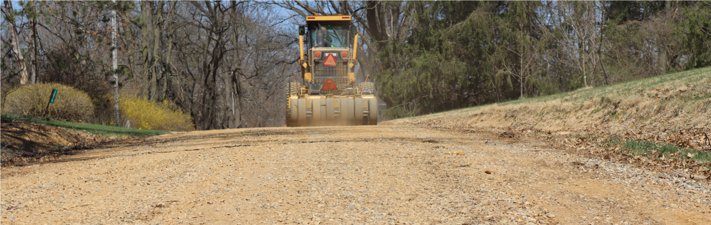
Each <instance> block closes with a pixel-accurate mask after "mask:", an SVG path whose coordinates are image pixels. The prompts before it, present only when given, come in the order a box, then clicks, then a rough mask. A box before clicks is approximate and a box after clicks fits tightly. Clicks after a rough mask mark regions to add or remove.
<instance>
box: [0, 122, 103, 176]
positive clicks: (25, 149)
mask: <svg viewBox="0 0 711 225" xmlns="http://www.w3.org/2000/svg"><path fill="white" fill-rule="evenodd" d="M0 127H1V130H2V142H1V143H2V151H0V159H1V164H2V165H3V166H7V165H24V164H27V163H31V162H41V161H45V160H49V159H53V158H56V157H57V156H61V155H66V154H73V153H75V152H76V151H77V150H80V149H86V148H90V147H93V146H96V145H97V144H99V143H104V142H107V141H110V140H114V139H115V138H111V137H106V136H101V135H94V134H90V133H86V132H82V131H77V130H72V129H67V128H61V127H54V126H48V125H39V124H32V123H26V122H4V123H2V124H1V125H0Z"/></svg>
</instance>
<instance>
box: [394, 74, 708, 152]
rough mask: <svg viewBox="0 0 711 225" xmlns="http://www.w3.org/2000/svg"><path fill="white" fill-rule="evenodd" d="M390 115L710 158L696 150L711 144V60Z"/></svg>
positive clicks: (411, 121) (456, 126) (411, 120)
mask: <svg viewBox="0 0 711 225" xmlns="http://www.w3.org/2000/svg"><path fill="white" fill-rule="evenodd" d="M387 123H392V124H410V125H420V126H422V125H424V126H430V127H439V128H454V129H493V130H514V131H536V132H545V133H552V134H554V135H555V134H574V135H577V136H579V137H584V136H587V135H596V136H598V137H605V139H606V140H607V141H606V142H607V143H608V144H609V143H612V144H617V145H618V147H619V148H622V149H627V150H629V151H631V152H635V153H644V154H646V153H654V154H668V153H676V154H677V155H680V154H684V155H687V154H688V155H689V156H690V157H691V158H694V159H697V160H701V161H709V162H711V153H710V152H709V151H699V150H704V149H707V148H711V145H709V144H708V139H707V138H706V137H705V136H706V135H708V136H711V67H709V68H701V69H695V70H689V71H683V72H678V73H670V74H666V75H661V76H656V77H651V78H646V79H641V80H635V81H629V82H624V83H619V84H615V85H610V86H604V87H596V88H586V89H580V90H576V91H573V92H568V93H560V94H556V95H550V96H541V97H535V98H526V99H520V100H515V101H509V102H503V103H498V104H490V105H483V106H477V107H471V108H465V109H459V110H453V111H448V112H442V113H435V114H430V115H424V116H419V117H412V118H404V119H399V120H393V121H388V122H387ZM613 139H614V140H613ZM710 150H711V149H710ZM689 153H691V154H689Z"/></svg>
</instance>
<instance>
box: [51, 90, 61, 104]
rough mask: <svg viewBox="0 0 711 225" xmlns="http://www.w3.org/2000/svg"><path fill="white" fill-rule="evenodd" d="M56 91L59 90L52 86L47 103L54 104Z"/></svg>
mask: <svg viewBox="0 0 711 225" xmlns="http://www.w3.org/2000/svg"><path fill="white" fill-rule="evenodd" d="M57 92H59V90H57V88H52V95H50V96H49V104H54V99H56V98H57Z"/></svg>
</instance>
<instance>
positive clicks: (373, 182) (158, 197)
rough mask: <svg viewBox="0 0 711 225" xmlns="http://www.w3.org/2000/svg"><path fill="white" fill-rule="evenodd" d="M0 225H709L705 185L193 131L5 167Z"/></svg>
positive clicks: (368, 131) (364, 140) (540, 150)
mask: <svg viewBox="0 0 711 225" xmlns="http://www.w3.org/2000/svg"><path fill="white" fill-rule="evenodd" d="M0 181H1V182H2V184H1V187H2V199H1V201H0V206H1V208H0V210H2V218H1V221H0V222H1V223H2V224H60V223H61V224H66V223H71V224H98V223H101V224H123V223H128V224H156V223H160V224H176V223H180V224H275V223H309V224H317V223H324V224H343V223H349V224H350V223H358V224H361V223H370V224H395V223H398V224H399V223H407V224H433V223H435V224H439V223H444V224H590V223H594V224H711V186H709V184H708V183H697V182H696V181H694V180H692V179H688V178H684V177H679V176H676V175H673V174H666V173H659V172H654V171H648V170H645V169H640V168H636V167H634V166H630V165H625V164H618V163H612V162H608V161H604V160H598V159H590V158H585V157H582V156H578V155H574V154H570V153H569V152H567V151H565V150H559V149H551V148H549V147H547V146H546V145H545V144H543V143H539V142H535V141H525V142H522V141H514V140H507V139H502V138H498V137H496V136H495V135H486V134H480V133H461V132H454V131H443V130H433V129H428V128H421V127H407V126H399V125H390V126H359V127H309V128H260V129H234V130H218V131H197V132H189V133H176V134H168V135H162V136H157V137H152V138H149V139H147V140H144V141H142V142H140V143H123V144H119V145H116V146H113V147H106V148H104V149H95V150H90V151H86V152H82V153H80V154H76V155H71V156H66V157H63V158H60V159H57V160H55V161H53V162H50V163H43V164H35V165H30V166H24V167H6V168H3V169H2V178H1V180H0Z"/></svg>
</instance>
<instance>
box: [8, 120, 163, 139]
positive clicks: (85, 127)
mask: <svg viewBox="0 0 711 225" xmlns="http://www.w3.org/2000/svg"><path fill="white" fill-rule="evenodd" d="M14 121H21V122H29V123H34V124H43V125H50V126H55V127H64V128H69V129H75V130H82V131H86V132H89V133H93V134H99V135H109V136H116V135H118V136H149V135H159V134H164V133H166V131H162V130H140V129H132V128H125V127H116V126H106V125H99V124H91V123H75V122H67V121H58V120H45V119H37V118H30V117H21V116H14V115H2V122H14Z"/></svg>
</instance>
